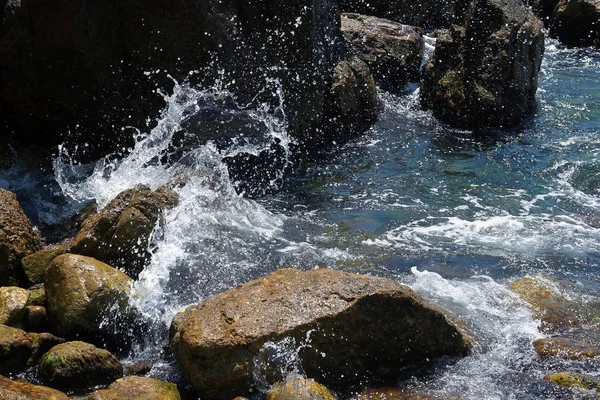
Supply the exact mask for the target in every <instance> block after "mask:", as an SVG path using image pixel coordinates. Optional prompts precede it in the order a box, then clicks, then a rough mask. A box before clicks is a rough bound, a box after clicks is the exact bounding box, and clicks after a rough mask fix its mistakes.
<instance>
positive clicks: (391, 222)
mask: <svg viewBox="0 0 600 400" xmlns="http://www.w3.org/2000/svg"><path fill="white" fill-rule="evenodd" d="M539 86H540V89H539V92H538V99H539V108H538V114H537V115H536V116H535V117H533V118H532V119H531V120H530V121H528V122H527V123H526V125H525V126H524V127H523V128H521V129H518V130H515V131H509V132H507V131H498V132H485V133H479V134H474V133H472V132H464V131H456V130H450V129H448V128H446V127H444V126H443V125H441V124H439V123H438V122H436V121H435V119H434V118H433V117H432V116H431V114H430V113H429V112H425V111H423V110H421V108H420V106H419V104H418V89H415V88H412V89H410V90H408V91H407V93H406V94H405V95H403V96H394V95H390V94H387V93H381V97H382V99H383V100H384V103H385V111H384V112H383V114H382V116H381V119H380V121H379V122H378V123H377V124H376V125H375V126H374V127H373V128H372V129H371V130H370V131H369V132H367V134H366V135H364V136H363V137H362V138H360V139H359V140H356V141H354V142H352V143H349V144H347V145H346V146H344V147H343V148H342V149H339V150H338V151H337V152H335V153H334V154H332V155H331V157H329V158H328V159H326V160H323V161H320V162H318V163H313V164H311V165H309V166H308V167H303V168H299V167H296V166H295V165H290V164H289V163H287V161H286V162H284V164H286V163H287V164H288V165H287V171H288V173H287V175H285V179H284V181H283V187H282V188H281V189H280V190H279V191H277V192H276V194H272V195H268V196H265V197H263V198H260V199H258V200H250V199H246V198H244V197H241V196H239V195H238V194H237V193H236V191H235V189H234V185H233V184H232V182H231V179H230V177H229V175H228V172H227V168H226V166H225V164H224V163H223V158H224V157H227V156H232V155H235V154H238V153H240V152H250V153H253V154H259V153H260V151H262V150H264V149H267V148H268V146H269V145H271V144H272V143H277V144H278V145H280V146H282V148H283V149H284V150H285V151H284V154H286V155H287V152H288V150H289V148H290V143H291V140H290V138H289V137H288V136H287V133H286V131H285V115H284V113H283V112H282V109H281V102H282V101H285V94H283V93H281V91H280V89H279V88H278V85H277V82H269V85H268V86H267V87H268V88H269V90H272V91H273V93H274V98H277V99H279V100H278V101H279V104H275V105H273V104H263V103H260V102H258V101H256V102H254V103H251V104H248V105H243V106H240V105H237V104H236V103H235V100H234V98H233V97H232V95H231V94H230V93H229V92H227V90H226V88H225V87H224V86H223V85H222V83H220V82H217V84H215V87H213V88H209V89H207V90H202V91H200V90H195V89H193V88H190V87H188V86H186V85H185V84H178V83H176V84H175V87H174V94H172V95H170V96H165V99H166V101H167V106H166V108H165V110H164V111H163V115H162V117H161V119H160V121H159V123H158V126H157V127H156V128H155V129H153V130H152V131H151V132H149V133H143V132H138V133H136V135H137V143H136V146H135V148H134V149H131V151H130V152H129V154H128V155H127V156H126V157H124V158H123V157H110V158H107V159H106V160H101V161H100V162H98V163H97V164H95V165H77V164H74V165H73V164H72V162H73V160H72V158H70V157H69V152H68V151H67V150H66V148H63V149H61V153H60V157H59V158H57V159H56V161H55V177H56V180H57V181H58V183H59V184H60V185H56V183H55V182H54V181H53V180H52V179H50V178H49V177H48V176H47V175H44V174H38V175H36V176H31V175H24V174H23V173H20V172H19V171H20V170H19V168H13V169H12V170H10V171H8V172H4V173H2V174H1V175H0V186H3V187H7V188H9V189H11V190H14V191H16V192H17V193H19V194H20V195H21V197H26V198H27V200H25V201H24V205H25V208H26V210H27V211H28V213H29V215H30V216H31V217H32V219H33V220H34V221H37V223H38V224H40V225H44V224H52V223H55V222H57V221H59V220H60V218H61V215H62V216H65V215H70V214H72V213H73V212H75V210H77V209H78V208H79V207H81V205H83V204H85V203H86V202H87V201H89V200H92V199H93V200H96V201H97V202H98V203H99V205H100V206H103V205H105V204H106V203H107V202H109V201H110V200H111V199H112V198H113V197H114V196H115V195H116V194H118V193H119V192H120V191H122V190H124V189H128V188H131V187H133V186H135V184H137V183H144V184H146V185H148V186H150V187H151V188H157V187H159V186H161V185H163V184H165V183H168V182H170V181H173V180H175V179H179V178H184V179H185V182H186V184H185V185H183V187H181V188H178V189H177V191H178V193H179V195H180V203H179V205H178V206H177V207H176V208H174V209H172V210H170V211H168V212H167V214H166V216H165V222H166V223H165V224H164V225H163V226H162V227H161V228H160V229H158V228H157V230H156V231H155V233H154V239H153V241H152V244H151V246H152V252H153V257H152V260H151V261H150V263H149V265H147V267H146V269H145V270H144V271H143V272H142V273H141V275H140V278H139V281H138V282H137V284H136V287H137V290H138V292H139V299H138V303H137V306H138V307H139V308H140V310H141V311H142V312H143V313H144V315H145V317H146V318H147V320H148V321H149V322H150V325H151V332H149V333H148V335H146V337H147V338H148V340H147V341H146V342H143V343H139V344H138V347H137V348H136V353H135V354H134V355H133V356H132V357H131V358H130V359H128V360H127V361H135V360H139V359H145V360H149V361H151V362H153V363H155V368H154V369H153V371H152V374H153V375H154V376H156V377H160V378H165V379H169V378H171V379H176V378H177V377H178V372H177V368H176V366H175V365H173V363H172V362H169V361H168V359H165V360H163V359H162V358H161V357H162V356H161V355H160V354H161V349H162V348H163V347H164V345H165V343H166V329H167V327H168V325H169V323H170V320H171V318H172V317H173V315H174V314H175V313H176V312H177V311H178V310H179V309H181V308H182V307H184V306H186V305H188V304H191V303H194V302H197V301H199V300H201V299H203V298H206V297H208V296H211V295H214V294H215V293H218V292H221V291H224V290H227V289H228V288H231V287H234V286H236V285H239V284H241V283H244V282H246V281H248V280H251V279H254V278H256V277H259V276H262V275H264V274H267V273H269V272H271V271H273V270H275V269H277V268H281V267H288V266H295V267H298V268H315V267H331V268H337V269H341V270H345V271H351V272H361V273H371V274H376V275H381V276H386V277H390V278H392V279H396V280H398V281H400V282H403V283H406V284H408V285H410V286H411V287H412V288H413V289H415V290H416V291H418V292H419V293H421V294H422V295H423V296H424V297H426V298H429V299H432V300H434V301H436V302H438V303H440V304H442V305H443V306H444V307H446V308H448V309H450V310H452V311H453V312H454V313H456V314H457V315H459V316H460V317H461V318H462V319H463V320H464V321H465V322H466V323H467V325H468V326H469V327H470V328H471V329H472V330H473V331H474V332H475V333H476V334H477V335H478V337H479V338H480V342H479V343H478V345H477V348H476V351H475V353H474V354H473V355H471V356H468V357H466V358H464V359H462V360H460V361H458V362H452V363H450V364H448V363H445V362H440V363H437V364H435V366H433V367H432V371H433V372H432V373H430V374H427V375H426V376H425V377H423V376H419V377H415V378H412V379H409V380H408V381H403V382H399V383H398V384H399V385H409V386H416V387H424V388H426V389H427V390H429V391H432V392H433V393H435V394H438V395H440V396H442V398H443V397H444V396H451V395H456V394H460V395H461V396H462V398H467V399H548V398H565V396H579V397H580V398H586V397H585V396H587V395H586V394H584V393H581V394H573V393H574V392H561V391H558V390H554V389H552V388H551V387H550V386H548V385H546V384H544V383H543V382H542V381H541V378H542V377H543V376H544V375H545V374H547V373H549V372H553V371H558V370H561V369H570V370H575V371H579V372H586V373H589V374H592V375H599V374H600V373H598V372H597V371H598V369H597V368H596V367H597V366H596V365H595V364H594V363H590V362H564V363H561V362H554V363H544V362H541V361H540V360H539V359H538V357H537V355H536V354H535V352H534V351H533V348H532V346H531V342H532V340H534V339H536V338H538V337H542V334H540V333H539V331H538V330H537V325H538V321H534V320H533V319H532V315H531V312H530V311H529V310H528V309H527V308H526V307H524V305H523V303H522V302H520V301H519V300H518V299H517V297H516V296H515V295H514V294H513V293H512V292H511V291H510V290H509V289H508V283H510V282H511V281H512V280H514V279H515V278H519V277H523V276H527V275H535V274H543V275H546V276H552V277H556V278H559V279H561V280H563V281H565V283H566V284H567V285H568V291H567V295H569V296H571V297H573V298H578V299H580V300H582V301H584V302H587V303H596V302H598V300H600V299H599V298H598V296H597V293H598V289H599V288H600V285H599V283H598V282H599V279H598V278H599V277H600V271H598V268H599V267H600V240H599V239H600V197H599V195H600V193H599V190H600V174H599V172H600V137H599V136H598V130H599V128H600V54H598V53H596V52H594V51H591V50H566V49H562V48H560V47H559V46H558V45H557V44H556V43H555V42H552V41H549V42H548V43H547V48H546V55H545V60H544V63H543V67H542V73H541V76H540V84H539ZM276 103H277V102H276ZM215 113H216V114H218V115H221V117H219V118H215ZM231 121H242V122H243V123H238V124H236V123H233V122H232V123H231V124H230V125H227V126H229V127H230V128H231V129H233V131H232V132H229V133H234V134H236V135H237V138H238V139H237V140H236V141H235V142H234V143H232V144H229V145H227V146H223V145H222V143H221V144H218V143H212V142H211V143H208V144H206V145H203V146H198V145H196V146H189V145H188V146H187V147H186V146H181V147H177V146H175V145H174V144H173V142H174V137H175V136H176V135H177V134H179V133H181V132H182V131H186V132H188V133H190V134H193V133H194V129H204V130H205V129H207V127H206V126H204V125H206V124H211V123H212V124H216V123H218V124H219V126H222V125H223V124H229V123H230V122H231ZM248 121H252V122H251V123H250V124H248ZM202 124H204V125H202ZM249 126H250V128H251V129H252V131H253V134H248V132H244V129H245V128H244V127H249ZM209 127H210V125H209ZM236 129H237V130H236ZM256 132H259V133H260V134H259V138H260V140H256ZM240 135H243V136H240ZM289 171H291V172H289ZM280 172H281V175H280V176H283V173H284V170H283V168H282V170H281V171H280ZM36 185H37V186H36ZM40 185H43V186H44V187H45V188H46V189H47V190H41V191H40V190H38V189H39V186H40ZM34 194H35V195H34ZM390 318H394V316H393V315H390ZM272 345H273V346H275V347H277V346H278V345H277V344H272ZM284 350H285V349H284ZM286 351H287V353H289V354H291V355H294V354H296V352H294V351H293V349H292V350H286ZM286 351H282V352H283V353H285V354H287V353H286ZM292 358H293V357H292ZM292 361H293V360H291V361H290V360H288V361H287V363H288V364H289V363H292V364H293V362H292ZM288 364H286V365H287V366H286V370H289V371H292V370H297V366H292V367H290V365H288ZM255 376H256V379H257V387H259V388H261V387H262V386H264V385H262V382H261V377H260V371H258V372H257V373H256V374H255ZM566 393H568V394H566Z"/></svg>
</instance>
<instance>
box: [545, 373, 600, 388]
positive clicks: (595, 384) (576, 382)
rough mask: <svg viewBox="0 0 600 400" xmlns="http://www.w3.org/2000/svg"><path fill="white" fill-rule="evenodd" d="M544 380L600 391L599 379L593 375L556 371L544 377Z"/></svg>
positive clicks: (570, 386)
mask: <svg viewBox="0 0 600 400" xmlns="http://www.w3.org/2000/svg"><path fill="white" fill-rule="evenodd" d="M544 379H545V380H547V381H549V382H550V383H553V384H555V385H559V386H563V387H568V388H578V389H587V390H596V391H598V392H600V380H598V378H595V377H593V376H589V375H584V374H578V373H576V372H557V373H555V374H549V375H546V376H545V377H544Z"/></svg>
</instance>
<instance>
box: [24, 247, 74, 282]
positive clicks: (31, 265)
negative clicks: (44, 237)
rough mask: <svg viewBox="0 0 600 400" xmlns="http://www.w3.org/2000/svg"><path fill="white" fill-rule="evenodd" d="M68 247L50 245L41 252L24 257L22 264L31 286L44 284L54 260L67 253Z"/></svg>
mask: <svg viewBox="0 0 600 400" xmlns="http://www.w3.org/2000/svg"><path fill="white" fill-rule="evenodd" d="M67 250H68V249H67V247H66V246H63V245H59V244H53V245H50V246H48V247H46V248H44V249H42V250H40V251H37V252H35V253H33V254H30V255H28V256H25V257H23V259H22V260H21V264H22V265H23V270H24V271H25V274H26V275H27V278H28V279H29V282H31V284H33V285H35V284H38V283H43V282H44V276H45V275H46V270H47V269H48V267H49V266H50V263H51V262H52V260H54V259H55V258H56V257H58V256H60V255H61V254H64V253H66V252H67Z"/></svg>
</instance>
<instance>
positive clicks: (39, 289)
mask: <svg viewBox="0 0 600 400" xmlns="http://www.w3.org/2000/svg"><path fill="white" fill-rule="evenodd" d="M29 293H30V295H29V302H28V303H27V305H28V306H45V305H46V290H45V289H44V284H43V283H39V284H37V285H33V286H32V287H30V288H29Z"/></svg>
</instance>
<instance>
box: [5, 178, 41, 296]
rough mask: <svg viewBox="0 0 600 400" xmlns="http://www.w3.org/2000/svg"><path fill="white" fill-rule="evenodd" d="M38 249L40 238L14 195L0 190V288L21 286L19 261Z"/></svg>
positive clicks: (22, 275)
mask: <svg viewBox="0 0 600 400" xmlns="http://www.w3.org/2000/svg"><path fill="white" fill-rule="evenodd" d="M40 247H41V244H40V238H39V236H38V234H37V232H36V231H34V230H33V227H32V226H31V222H29V220H28V219H27V217H26V216H25V213H24V212H23V210H22V209H21V205H20V204H19V202H18V201H17V196H15V194H14V193H12V192H9V191H8V190H5V189H0V286H7V285H16V286H18V285H19V284H21V283H24V281H25V276H24V275H25V274H24V273H23V269H22V267H21V259H22V258H23V257H25V256H26V255H28V254H31V253H34V252H36V251H38V250H39V249H40Z"/></svg>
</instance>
